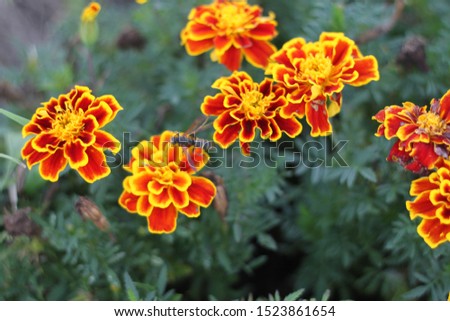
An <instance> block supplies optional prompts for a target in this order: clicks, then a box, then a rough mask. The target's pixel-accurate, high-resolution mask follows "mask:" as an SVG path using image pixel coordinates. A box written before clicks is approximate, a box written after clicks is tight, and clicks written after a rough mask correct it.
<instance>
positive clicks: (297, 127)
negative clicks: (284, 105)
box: [271, 116, 303, 139]
mask: <svg viewBox="0 0 450 321" xmlns="http://www.w3.org/2000/svg"><path fill="white" fill-rule="evenodd" d="M274 120H275V122H276V124H277V125H278V127H279V128H280V130H281V131H283V132H285V133H286V134H287V135H288V136H289V137H291V138H294V137H297V136H298V135H300V133H301V132H302V129H303V126H302V124H301V123H300V122H299V121H298V120H297V119H295V118H294V117H291V118H283V117H281V116H275V118H274ZM271 139H272V137H271Z"/></svg>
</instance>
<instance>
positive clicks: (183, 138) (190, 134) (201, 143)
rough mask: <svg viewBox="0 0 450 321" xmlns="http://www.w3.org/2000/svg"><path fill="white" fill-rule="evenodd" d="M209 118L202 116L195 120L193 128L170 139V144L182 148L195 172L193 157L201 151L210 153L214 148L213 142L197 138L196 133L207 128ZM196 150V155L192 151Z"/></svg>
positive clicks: (190, 127)
mask: <svg viewBox="0 0 450 321" xmlns="http://www.w3.org/2000/svg"><path fill="white" fill-rule="evenodd" d="M208 118H209V117H203V116H200V117H198V118H197V119H195V120H194V122H193V123H192V125H191V126H189V128H188V130H187V131H186V132H184V133H180V132H177V133H176V134H175V135H173V136H172V137H171V139H170V144H172V145H176V146H180V147H182V149H183V153H184V155H186V159H187V161H188V163H189V165H190V166H191V167H192V168H193V169H194V170H195V169H196V166H195V165H194V164H195V160H194V159H192V155H194V157H195V155H197V154H198V151H199V150H202V152H208V151H209V150H210V149H211V148H213V147H214V143H213V142H212V141H209V140H206V139H203V138H199V137H196V133H197V132H199V131H201V130H204V129H205V128H207V127H208V126H210V125H208V124H207V122H208ZM193 150H195V151H196V152H195V153H192V151H193Z"/></svg>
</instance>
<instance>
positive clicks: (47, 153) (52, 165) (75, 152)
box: [22, 86, 122, 183]
mask: <svg viewBox="0 0 450 321" xmlns="http://www.w3.org/2000/svg"><path fill="white" fill-rule="evenodd" d="M121 109H122V107H121V106H120V105H119V103H118V102H117V100H116V99H115V98H114V97H113V96H111V95H104V96H101V97H97V98H96V97H95V96H93V95H92V94H91V90H90V89H89V88H88V87H84V86H75V88H74V89H72V90H71V91H70V92H69V93H67V94H63V95H60V96H59V97H58V98H51V99H50V100H49V101H48V102H45V103H43V106H42V107H39V108H38V109H37V110H36V112H35V114H34V115H33V117H32V119H31V121H30V122H29V123H28V124H26V125H25V126H24V127H23V129H22V135H23V136H24V137H25V136H28V135H35V136H34V137H32V138H31V139H30V140H28V141H27V142H26V143H25V145H24V147H23V148H22V157H23V158H24V159H25V160H26V161H27V165H28V167H29V168H31V167H32V166H33V165H35V164H38V163H39V172H40V174H41V176H42V177H43V178H44V179H47V180H50V181H52V182H55V181H57V180H58V177H59V173H60V172H61V171H62V170H63V169H64V168H65V167H66V165H67V164H69V166H70V167H71V168H73V169H75V170H76V171H78V173H79V174H80V175H81V177H82V178H83V179H84V180H85V181H87V182H89V183H92V182H94V181H96V180H98V179H100V178H103V177H105V176H107V175H108V174H109V173H110V171H111V170H110V169H109V167H108V166H107V164H106V159H105V155H104V153H103V151H104V150H105V149H108V150H110V151H112V152H113V153H116V152H118V151H119V150H120V142H119V141H118V140H117V139H115V138H114V137H113V136H112V135H111V134H109V133H107V132H106V131H103V130H101V128H102V127H104V126H105V125H106V124H108V123H109V122H111V121H112V120H113V119H114V118H115V117H116V114H117V113H118V112H119V111H120V110H121Z"/></svg>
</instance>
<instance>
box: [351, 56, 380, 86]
mask: <svg viewBox="0 0 450 321" xmlns="http://www.w3.org/2000/svg"><path fill="white" fill-rule="evenodd" d="M353 69H354V70H356V71H357V72H358V78H357V79H355V80H353V81H351V82H349V84H350V85H352V86H362V85H366V84H367V83H369V82H371V81H377V80H379V79H380V73H379V71H378V61H377V59H376V58H375V57H374V56H365V57H363V58H360V59H355V65H354V67H353Z"/></svg>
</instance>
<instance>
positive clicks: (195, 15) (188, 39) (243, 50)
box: [181, 0, 277, 71]
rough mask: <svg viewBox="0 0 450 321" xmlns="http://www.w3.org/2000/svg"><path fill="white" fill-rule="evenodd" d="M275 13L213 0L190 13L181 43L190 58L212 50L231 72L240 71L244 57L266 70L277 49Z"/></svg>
mask: <svg viewBox="0 0 450 321" xmlns="http://www.w3.org/2000/svg"><path fill="white" fill-rule="evenodd" d="M276 25H277V23H276V21H275V16H274V14H273V13H270V14H269V16H268V17H263V16H262V9H261V7H259V6H257V5H249V4H248V3H247V1H246V0H236V1H233V0H214V2H213V3H211V4H209V5H201V6H198V7H196V8H194V9H192V11H191V12H190V14H189V22H188V24H187V25H186V27H185V28H184V29H183V30H182V31H181V43H182V44H183V45H185V46H186V50H187V52H188V54H189V55H192V56H197V55H200V54H202V53H205V52H207V51H209V50H211V49H212V50H213V51H212V53H211V59H212V60H214V61H215V60H218V61H219V63H221V64H224V65H225V66H226V67H227V68H228V69H229V70H231V71H233V70H238V69H239V68H240V66H241V62H242V57H243V56H244V57H245V58H246V59H247V61H248V62H249V63H251V64H252V65H254V66H256V67H259V68H265V67H266V66H267V64H268V62H269V57H270V55H272V54H273V53H274V52H275V51H276V48H275V46H274V45H273V44H272V43H271V42H270V41H271V40H272V39H273V38H274V37H275V36H276V35H277V31H276Z"/></svg>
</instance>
